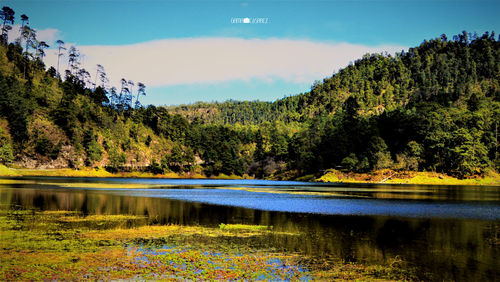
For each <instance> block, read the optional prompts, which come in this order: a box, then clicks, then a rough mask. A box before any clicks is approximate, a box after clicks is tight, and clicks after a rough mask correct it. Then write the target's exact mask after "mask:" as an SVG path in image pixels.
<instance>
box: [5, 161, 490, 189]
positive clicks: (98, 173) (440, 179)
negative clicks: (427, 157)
mask: <svg viewBox="0 0 500 282" xmlns="http://www.w3.org/2000/svg"><path fill="white" fill-rule="evenodd" d="M25 176H27V177H29V176H35V177H44V176H45V177H84V178H85V177H88V178H91V177H92V178H137V179H140V178H154V179H167V178H168V179H257V178H254V177H251V176H248V175H243V176H237V175H224V174H222V175H217V176H211V177H208V176H206V175H204V174H200V173H194V172H190V173H181V174H180V173H174V172H169V173H165V174H154V173H151V172H140V171H131V172H117V173H111V172H108V171H106V170H105V169H104V168H88V167H85V168H81V169H78V170H75V169H70V168H60V169H25V168H9V167H6V166H3V165H0V177H25ZM267 180H284V181H287V180H293V181H304V182H321V183H342V184H397V185H406V184H407V185H467V186H500V174H499V173H497V172H494V171H490V172H489V173H487V174H486V175H484V176H482V177H474V178H464V179H458V178H455V177H452V176H449V175H447V174H444V173H437V172H414V171H411V172H395V171H392V170H379V171H374V172H370V173H353V172H342V171H338V170H327V171H325V173H324V174H323V175H322V176H319V177H317V176H314V175H306V176H302V177H297V178H283V179H279V178H277V177H270V178H267Z"/></svg>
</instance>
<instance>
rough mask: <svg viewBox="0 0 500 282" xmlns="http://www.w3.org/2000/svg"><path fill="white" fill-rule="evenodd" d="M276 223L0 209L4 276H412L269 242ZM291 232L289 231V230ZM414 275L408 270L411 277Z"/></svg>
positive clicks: (0, 256) (394, 266)
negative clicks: (194, 222) (162, 221)
mask: <svg viewBox="0 0 500 282" xmlns="http://www.w3.org/2000/svg"><path fill="white" fill-rule="evenodd" d="M270 229H272V227H268V226H252V225H231V224H221V225H220V227H219V228H217V227H213V228H208V227H201V226H182V225H151V220H150V219H148V218H147V217H141V216H134V215H84V214H82V213H80V212H74V211H62V210H61V211H39V210H34V209H23V208H22V207H5V206H2V207H1V210H0V234H1V236H0V245H1V246H2V248H1V249H0V259H1V265H2V268H1V271H0V279H1V280H47V279H48V280H53V279H56V280H81V279H84V280H96V279H105V280H107V279H165V280H184V279H208V280H210V279H217V280H231V279H251V280H275V279H280V280H281V279H286V280H289V279H291V280H311V279H312V280H316V279H362V280H375V279H379V278H382V279H384V280H391V279H407V278H411V273H409V272H408V271H407V270H402V269H401V268H400V267H398V263H400V262H398V261H394V263H393V264H391V265H387V266H375V265H372V266H370V265H362V264H342V263H340V264H332V263H331V262H329V261H315V260H313V259H311V258H308V257H305V256H303V255H301V254H299V253H293V252H290V253H283V252H279V251H276V250H273V249H272V247H271V246H269V245H268V244H266V238H267V237H266V235H267V234H268V233H269V232H270ZM288 236H290V234H288ZM409 275H410V276H409Z"/></svg>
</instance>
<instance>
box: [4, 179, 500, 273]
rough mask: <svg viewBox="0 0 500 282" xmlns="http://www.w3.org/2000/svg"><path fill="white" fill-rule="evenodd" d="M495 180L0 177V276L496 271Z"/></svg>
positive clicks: (499, 243)
mask: <svg viewBox="0 0 500 282" xmlns="http://www.w3.org/2000/svg"><path fill="white" fill-rule="evenodd" d="M499 214H500V191H499V189H498V187H447V186H415V187H409V186H394V185H361V186H360V185H347V184H346V185H342V186H341V185H329V184H319V183H316V184H311V183H302V182H282V181H255V180H236V181H228V180H195V179H190V180H183V179H177V180H169V179H88V178H80V179H78V178H52V177H42V178H40V177H31V178H29V177H22V178H4V179H1V180H0V246H1V248H0V266H1V271H0V280H53V279H59V280H81V279H88V280H95V279H155V280H156V279H164V280H184V279H215V280H231V279H249V280H276V279H284V280H334V279H355V280H356V279H357V280H377V279H383V280H495V279H496V278H498V277H499V269H500V265H499V260H498V257H499V254H500V218H499Z"/></svg>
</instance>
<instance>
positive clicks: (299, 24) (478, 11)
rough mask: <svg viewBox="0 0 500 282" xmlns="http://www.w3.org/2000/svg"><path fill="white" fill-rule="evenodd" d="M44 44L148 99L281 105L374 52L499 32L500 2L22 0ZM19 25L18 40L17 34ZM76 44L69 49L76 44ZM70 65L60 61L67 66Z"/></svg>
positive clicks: (50, 57)
mask: <svg viewBox="0 0 500 282" xmlns="http://www.w3.org/2000/svg"><path fill="white" fill-rule="evenodd" d="M0 5H2V6H9V7H11V8H12V9H13V10H14V11H15V12H16V22H15V24H16V25H18V24H20V20H19V16H20V15H21V14H26V15H27V16H28V17H29V24H30V26H31V27H32V28H35V29H36V30H37V37H38V39H39V40H44V41H46V42H47V43H48V44H49V45H50V46H51V48H50V49H49V50H47V51H46V53H47V57H46V58H45V63H46V64H47V65H48V66H50V65H54V66H55V65H57V52H56V49H55V47H56V44H55V41H56V40H58V39H60V40H63V41H64V42H65V46H66V47H69V46H72V45H74V46H75V47H76V48H77V49H78V50H79V51H80V53H81V54H82V57H81V63H82V66H83V67H84V68H85V69H87V70H88V71H89V72H90V74H91V75H92V76H95V73H96V65H97V64H101V65H103V66H104V68H105V70H106V73H107V75H108V77H109V79H110V86H116V87H117V88H118V89H119V86H120V83H119V81H120V79H121V78H125V79H126V80H132V81H134V82H135V83H136V84H137V83H138V82H142V83H144V84H145V85H146V93H147V95H146V96H145V97H141V99H142V103H143V104H155V105H179V104H185V103H194V102H196V101H206V102H211V101H225V100H228V99H233V100H261V101H274V100H276V99H280V98H282V97H285V96H290V95H295V94H299V93H303V92H306V91H308V90H309V89H310V87H311V85H312V84H313V82H314V81H315V80H322V79H323V78H325V77H329V76H331V75H332V74H334V73H335V72H337V71H338V70H339V69H341V68H344V67H345V66H347V65H348V64H349V63H350V62H352V61H355V60H356V59H358V58H360V57H361V56H362V55H363V54H366V53H380V52H388V53H390V54H394V53H395V52H398V51H401V50H407V49H408V48H410V47H414V46H417V45H419V44H420V43H421V42H422V41H423V40H424V39H432V38H436V37H439V36H440V35H441V34H443V33H445V34H447V35H448V37H449V38H451V37H452V36H453V35H454V34H458V33H461V31H462V30H467V31H468V32H477V33H478V34H482V33H484V32H485V31H492V30H493V31H496V32H497V34H498V33H500V17H499V12H500V1H498V0H463V1H455V0H433V1H430V0H416V1H413V0H397V1H396V0H353V1H346V0H344V1H341V0H331V1H325V0H261V1H237V0H204V1H194V0H183V1H166V0H14V1H12V0H11V1H1V0H0ZM16 30H18V28H16V26H15V27H14V29H13V32H12V34H11V35H10V38H15V37H16V35H15V31H16ZM68 49H69V48H68ZM66 67H67V58H66V57H61V63H60V68H61V72H63V71H62V70H63V69H65V68H66Z"/></svg>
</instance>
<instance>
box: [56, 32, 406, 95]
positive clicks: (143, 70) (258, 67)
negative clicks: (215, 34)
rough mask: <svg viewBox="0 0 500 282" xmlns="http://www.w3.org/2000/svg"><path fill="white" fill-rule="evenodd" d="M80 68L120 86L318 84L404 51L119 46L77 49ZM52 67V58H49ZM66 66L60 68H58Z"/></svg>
mask: <svg viewBox="0 0 500 282" xmlns="http://www.w3.org/2000/svg"><path fill="white" fill-rule="evenodd" d="M77 48H78V49H79V50H80V51H81V53H82V54H85V59H84V67H85V68H86V69H87V70H89V71H91V72H92V71H94V70H95V65H96V64H101V65H103V66H104V67H105V68H106V71H107V73H108V75H109V77H110V79H111V84H114V85H118V83H117V82H118V80H119V79H120V78H121V77H125V78H127V79H132V80H134V81H141V82H144V83H146V84H147V85H148V86H172V85H180V84H198V83H219V82H225V81H232V80H243V81H248V80H250V79H259V80H263V81H272V80H273V79H282V80H285V81H290V82H294V83H300V82H309V81H314V80H316V79H321V78H323V77H326V76H330V75H332V73H333V72H334V71H336V70H338V69H339V68H342V67H345V66H346V65H347V64H348V63H349V62H350V61H354V60H355V59H357V58H359V57H361V56H362V55H363V54H366V53H375V52H382V51H387V52H389V53H394V52H395V51H399V50H401V49H403V48H404V47H402V46H390V45H386V46H364V45H356V44H349V43H325V42H314V41H308V40H291V39H241V38H211V37H209V38H185V39H165V40H156V41H150V42H144V43H138V44H133V45H121V46H77ZM47 53H48V56H47V60H46V62H47V64H48V65H55V63H56V61H57V56H56V55H55V52H47ZM65 65H66V64H61V67H63V66H65Z"/></svg>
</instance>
